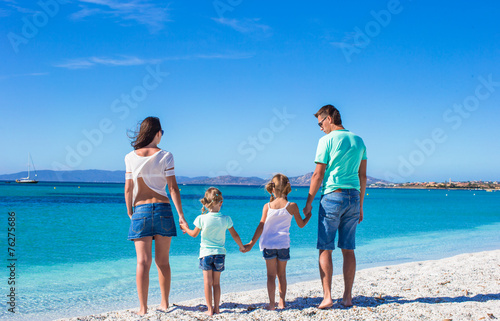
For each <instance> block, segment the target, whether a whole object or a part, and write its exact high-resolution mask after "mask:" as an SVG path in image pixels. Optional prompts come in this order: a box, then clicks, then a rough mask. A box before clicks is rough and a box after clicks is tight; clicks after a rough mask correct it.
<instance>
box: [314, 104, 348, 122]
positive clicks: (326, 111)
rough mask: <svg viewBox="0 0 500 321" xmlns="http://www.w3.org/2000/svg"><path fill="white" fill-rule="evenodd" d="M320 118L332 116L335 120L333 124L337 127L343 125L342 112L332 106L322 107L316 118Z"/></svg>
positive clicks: (315, 115)
mask: <svg viewBox="0 0 500 321" xmlns="http://www.w3.org/2000/svg"><path fill="white" fill-rule="evenodd" d="M319 116H323V117H326V116H330V117H332V119H333V124H334V125H336V126H340V125H342V118H340V112H339V110H338V109H337V108H335V107H334V106H332V105H325V106H323V107H321V108H320V109H319V110H318V112H317V113H316V114H314V117H316V118H319Z"/></svg>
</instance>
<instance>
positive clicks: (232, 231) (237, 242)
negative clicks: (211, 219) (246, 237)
mask: <svg viewBox="0 0 500 321" xmlns="http://www.w3.org/2000/svg"><path fill="white" fill-rule="evenodd" d="M228 230H229V233H231V236H232V237H233V239H234V241H235V242H236V244H238V246H239V247H240V251H241V252H245V247H244V246H243V242H241V238H240V236H239V235H238V232H236V230H235V229H234V227H232V226H231V227H230V228H229V229H228Z"/></svg>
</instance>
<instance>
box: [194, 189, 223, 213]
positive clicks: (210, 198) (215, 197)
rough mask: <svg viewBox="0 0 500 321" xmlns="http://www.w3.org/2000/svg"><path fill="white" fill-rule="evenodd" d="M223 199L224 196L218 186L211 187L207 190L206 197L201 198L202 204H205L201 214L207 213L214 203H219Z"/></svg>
mask: <svg viewBox="0 0 500 321" xmlns="http://www.w3.org/2000/svg"><path fill="white" fill-rule="evenodd" d="M222 200H223V198H222V193H221V191H220V190H219V189H218V188H215V187H210V188H209V189H207V191H206V192H205V197H203V198H202V199H201V200H200V202H201V204H203V206H202V208H201V214H205V213H207V212H208V211H209V210H210V208H211V207H212V204H214V203H215V204H217V203H219V202H222Z"/></svg>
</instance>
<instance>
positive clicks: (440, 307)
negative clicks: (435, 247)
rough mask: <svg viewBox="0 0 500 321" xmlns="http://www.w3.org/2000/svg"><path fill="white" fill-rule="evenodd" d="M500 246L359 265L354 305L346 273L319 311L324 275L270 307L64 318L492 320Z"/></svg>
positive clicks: (260, 302)
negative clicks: (347, 295) (347, 296)
mask: <svg viewBox="0 0 500 321" xmlns="http://www.w3.org/2000/svg"><path fill="white" fill-rule="evenodd" d="M499 270H500V249H497V250H492V251H485V252H476V253H467V254H460V255H456V256H453V257H449V258H444V259H439V260H429V261H422V262H410V263H403V264H398V265H392V266H381V267H374V268H368V269H363V270H359V271H357V272H356V280H355V283H354V288H353V295H354V298H353V303H354V307H352V308H343V307H342V306H341V305H340V303H338V302H340V301H339V300H340V298H341V297H342V291H343V279H342V275H334V276H333V287H332V296H333V298H334V301H335V302H336V303H335V304H334V306H333V308H332V309H328V310H319V309H317V308H316V307H317V305H318V304H319V303H320V302H321V299H322V290H321V284H320V280H319V277H317V278H316V279H315V280H313V281H306V282H300V283H295V284H289V285H288V290H287V298H286V301H287V308H286V309H284V310H276V311H267V310H265V309H264V306H265V305H266V304H267V302H268V297H267V289H266V288H265V287H263V288H261V289H258V290H251V291H246V292H234V293H224V289H222V296H221V314H219V315H215V316H213V317H208V316H206V315H205V314H204V313H203V312H204V311H205V299H204V298H196V299H192V300H187V301H182V302H177V303H174V302H173V304H172V306H171V307H170V308H169V310H168V312H167V313H165V312H159V311H156V308H157V306H155V305H151V306H150V307H149V312H148V314H147V315H146V316H144V317H142V318H140V317H138V316H137V315H134V313H133V312H135V311H137V307H136V308H132V309H127V310H122V311H113V312H106V313H102V314H95V315H89V316H80V317H72V318H63V319H59V320H61V321H62V320H64V321H77V320H78V321H86V320H139V319H140V320H174V319H175V320H192V319H202V320H205V319H216V320H257V319H267V320H280V319H286V320H299V319H305V318H307V319H323V318H328V319H330V318H331V319H336V320H337V319H340V320H352V319H361V320H366V319H368V320H387V319H401V320H417V319H418V320H422V319H426V320H427V319H432V320H445V319H451V320H480V319H483V320H489V319H493V318H500V273H499V272H498V271H499Z"/></svg>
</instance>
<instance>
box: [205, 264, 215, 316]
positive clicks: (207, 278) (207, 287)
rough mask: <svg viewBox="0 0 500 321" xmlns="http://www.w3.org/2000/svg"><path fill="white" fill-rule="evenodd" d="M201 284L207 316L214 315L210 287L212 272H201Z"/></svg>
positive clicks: (211, 285)
mask: <svg viewBox="0 0 500 321" xmlns="http://www.w3.org/2000/svg"><path fill="white" fill-rule="evenodd" d="M203 283H204V286H205V301H207V308H208V311H207V312H205V313H206V314H208V315H214V309H213V307H212V287H213V271H212V270H210V271H205V270H204V271H203Z"/></svg>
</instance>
